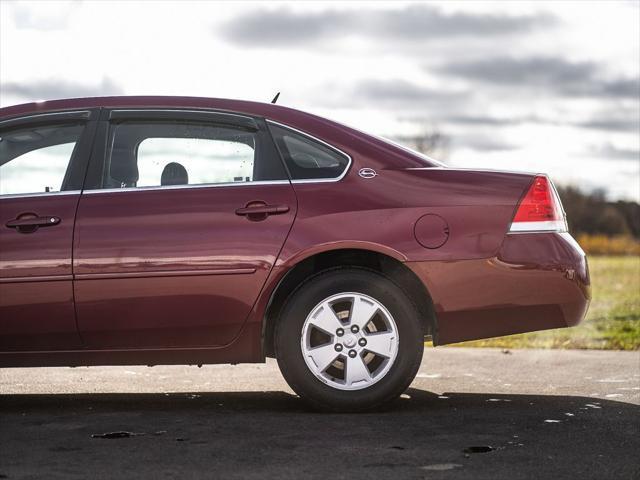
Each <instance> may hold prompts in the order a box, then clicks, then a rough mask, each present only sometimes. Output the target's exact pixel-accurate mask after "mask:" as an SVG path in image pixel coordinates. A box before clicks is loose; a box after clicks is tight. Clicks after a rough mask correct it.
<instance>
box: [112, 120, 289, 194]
mask: <svg viewBox="0 0 640 480" xmlns="http://www.w3.org/2000/svg"><path fill="white" fill-rule="evenodd" d="M109 145H110V146H109V148H108V149H107V162H106V167H105V169H104V174H103V181H102V188H124V187H163V186H175V185H208V184H221V183H222V184H230V183H244V182H252V181H259V180H271V179H272V178H268V177H269V176H270V175H273V172H267V173H265V171H264V168H260V164H259V160H258V158H259V156H258V153H259V152H258V150H259V148H258V146H259V142H258V139H257V134H256V132H253V131H247V130H244V129H241V128H234V127H233V126H219V125H213V124H198V123H188V122H175V123H174V122H166V121H155V122H154V121H145V122H141V121H128V122H123V123H118V124H114V125H112V127H111V129H110V138H109ZM280 168H282V167H280ZM280 178H283V176H282V175H281V177H280Z"/></svg>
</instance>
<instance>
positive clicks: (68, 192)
mask: <svg viewBox="0 0 640 480" xmlns="http://www.w3.org/2000/svg"><path fill="white" fill-rule="evenodd" d="M80 193H82V191H81V190H62V191H60V192H32V193H5V194H2V195H0V200H8V199H11V198H30V197H50V196H53V195H77V194H80Z"/></svg>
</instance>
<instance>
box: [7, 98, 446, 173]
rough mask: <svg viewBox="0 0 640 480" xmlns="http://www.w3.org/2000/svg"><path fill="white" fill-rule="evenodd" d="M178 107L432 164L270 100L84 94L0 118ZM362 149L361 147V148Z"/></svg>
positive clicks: (393, 160)
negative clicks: (259, 120) (262, 121)
mask: <svg viewBox="0 0 640 480" xmlns="http://www.w3.org/2000/svg"><path fill="white" fill-rule="evenodd" d="M100 107H103V108H172V109H173V108H177V109H212V110H219V111H230V112H234V113H240V114H245V115H251V116H257V117H264V118H268V119H269V120H272V121H275V122H279V123H282V124H284V125H286V126H290V127H293V128H296V129H300V130H302V131H304V132H305V133H307V134H309V135H312V136H316V137H318V138H320V139H322V140H324V141H326V142H329V143H330V144H332V145H335V146H336V147H337V148H339V149H341V150H343V151H347V153H349V154H350V155H352V156H354V154H355V155H358V153H361V152H363V151H366V152H369V153H372V152H370V150H371V148H372V147H373V148H374V149H379V150H380V152H379V153H380V155H374V157H379V158H380V159H384V163H383V165H380V166H387V167H390V168H394V167H397V168H407V167H410V168H411V167H412V168H416V167H430V166H431V167H433V166H438V165H437V164H436V162H434V163H433V164H430V162H429V159H428V158H422V156H421V155H419V154H412V153H411V152H407V151H405V150H404V149H403V148H402V147H398V146H397V145H393V144H392V143H389V142H388V141H385V140H384V139H381V138H379V137H375V136H372V135H369V134H366V133H364V132H361V131H359V130H356V129H353V128H351V127H348V126H346V125H342V124H340V123H338V122H334V121H332V120H329V119H326V118H323V117H320V116H317V115H313V114H311V113H307V112H303V111H301V110H296V109H294V108H289V107H285V106H282V105H276V104H272V103H263V102H252V101H247V100H234V99H225V98H208V97H184V96H110V97H85V98H69V99H61V100H46V101H42V102H32V103H24V104H20V105H14V106H10V107H4V108H0V118H1V119H6V118H10V117H15V116H24V115H32V114H39V113H47V112H54V111H61V110H75V109H90V108H100ZM363 149H364V150H363Z"/></svg>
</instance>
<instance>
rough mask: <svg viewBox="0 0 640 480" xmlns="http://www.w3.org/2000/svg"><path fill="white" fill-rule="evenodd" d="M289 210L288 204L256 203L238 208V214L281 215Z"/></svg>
mask: <svg viewBox="0 0 640 480" xmlns="http://www.w3.org/2000/svg"><path fill="white" fill-rule="evenodd" d="M288 211H289V206H288V205H254V206H248V207H243V208H238V209H237V210H236V215H280V214H282V213H287V212H288Z"/></svg>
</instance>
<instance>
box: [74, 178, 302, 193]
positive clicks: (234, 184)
mask: <svg viewBox="0 0 640 480" xmlns="http://www.w3.org/2000/svg"><path fill="white" fill-rule="evenodd" d="M290 183H291V182H290V181H289V180H261V181H256V182H225V183H199V184H197V185H188V184H187V185H153V186H148V187H124V188H96V189H93V190H84V191H83V192H82V194H83V195H85V194H86V195H96V194H98V193H115V192H149V191H156V190H186V189H194V188H219V187H248V186H253V185H256V186H261V185H289V184H290Z"/></svg>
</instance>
